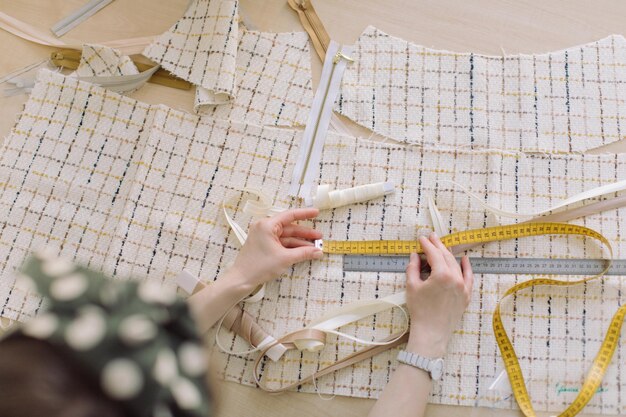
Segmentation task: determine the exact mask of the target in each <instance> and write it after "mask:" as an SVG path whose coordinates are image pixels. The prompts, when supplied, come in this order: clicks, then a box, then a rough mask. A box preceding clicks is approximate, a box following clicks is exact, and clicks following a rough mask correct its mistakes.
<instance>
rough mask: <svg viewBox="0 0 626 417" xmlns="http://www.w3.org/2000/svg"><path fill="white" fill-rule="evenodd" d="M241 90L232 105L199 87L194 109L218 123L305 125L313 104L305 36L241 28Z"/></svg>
mask: <svg viewBox="0 0 626 417" xmlns="http://www.w3.org/2000/svg"><path fill="white" fill-rule="evenodd" d="M236 64H237V67H236V76H237V77H236V80H237V85H236V87H235V91H234V97H233V99H232V100H231V101H230V102H229V103H225V104H222V105H218V106H215V105H213V94H211V93H210V92H209V91H208V90H207V89H205V88H203V87H197V88H196V98H195V106H194V107H195V110H196V112H198V113H201V114H205V115H210V116H213V117H215V118H219V119H228V120H235V121H239V122H246V123H253V124H259V125H274V126H302V125H304V124H305V123H306V120H307V117H308V115H309V112H310V110H311V103H312V102H313V90H312V87H311V52H310V50H309V39H308V37H307V34H306V33H305V32H286V33H271V32H258V31H248V30H245V29H244V28H240V39H239V48H238V51H237V59H236Z"/></svg>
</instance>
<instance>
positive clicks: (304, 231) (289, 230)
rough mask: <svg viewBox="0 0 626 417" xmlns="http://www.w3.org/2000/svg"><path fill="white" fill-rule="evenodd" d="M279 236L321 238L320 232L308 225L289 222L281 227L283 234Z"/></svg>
mask: <svg viewBox="0 0 626 417" xmlns="http://www.w3.org/2000/svg"><path fill="white" fill-rule="evenodd" d="M280 236H281V237H299V238H301V239H309V240H315V239H321V238H322V232H320V231H318V230H315V229H311V228H310V227H306V226H300V225H298V224H290V225H288V226H285V227H283V234H282V235H280Z"/></svg>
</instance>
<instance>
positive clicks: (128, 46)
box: [0, 12, 154, 55]
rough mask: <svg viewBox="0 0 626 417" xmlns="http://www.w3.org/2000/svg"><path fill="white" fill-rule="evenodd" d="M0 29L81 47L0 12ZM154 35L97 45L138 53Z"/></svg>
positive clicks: (35, 39) (33, 39)
mask: <svg viewBox="0 0 626 417" xmlns="http://www.w3.org/2000/svg"><path fill="white" fill-rule="evenodd" d="M0 29H3V30H5V31H7V32H9V33H12V34H13V35H15V36H18V37H20V38H22V39H24V40H27V41H29V42H33V43H36V44H39V45H44V46H56V47H64V48H70V49H82V45H80V44H68V43H65V42H63V41H62V40H59V39H57V38H55V37H53V36H51V35H49V34H47V33H45V32H43V31H41V30H39V29H37V28H36V27H34V26H31V25H29V24H28V23H25V22H23V21H21V20H19V19H16V18H14V17H11V16H9V15H7V14H6V13H3V12H0ZM153 39H154V36H145V37H139V38H130V39H119V40H114V41H105V42H98V44H99V45H103V46H109V47H111V48H115V49H118V50H119V51H121V52H122V53H124V54H126V55H132V54H139V53H141V52H142V51H143V50H144V48H145V47H146V46H148V45H149V44H150V43H151V42H152V40H153Z"/></svg>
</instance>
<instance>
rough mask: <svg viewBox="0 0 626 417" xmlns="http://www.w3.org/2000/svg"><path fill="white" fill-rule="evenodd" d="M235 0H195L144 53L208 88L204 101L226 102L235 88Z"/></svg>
mask: <svg viewBox="0 0 626 417" xmlns="http://www.w3.org/2000/svg"><path fill="white" fill-rule="evenodd" d="M237 10H238V1H236V0H194V1H193V2H192V3H191V4H190V6H189V8H188V9H187V11H186V12H185V14H184V15H183V17H182V18H181V19H180V20H179V21H178V22H176V23H175V24H174V25H173V26H172V27H171V28H170V29H169V30H168V31H167V32H165V33H164V34H162V35H161V36H159V37H157V38H156V39H155V40H154V42H153V43H151V44H150V45H149V46H148V47H147V48H146V49H145V50H144V51H143V55H145V56H147V57H148V58H150V59H152V60H153V61H155V62H157V63H159V64H161V66H162V67H163V68H165V69H166V70H168V71H170V72H171V73H172V74H174V75H176V76H178V77H180V78H182V79H183V80H187V81H189V82H191V83H193V84H195V85H198V86H201V87H203V88H205V89H206V90H207V95H210V98H209V97H207V101H208V102H211V103H212V104H223V103H227V102H228V101H230V100H231V99H232V97H233V96H234V92H235V78H236V70H235V69H236V59H235V58H236V55H237V42H238V38H239V23H238V21H237V20H238V15H237Z"/></svg>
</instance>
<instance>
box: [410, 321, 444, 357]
mask: <svg viewBox="0 0 626 417" xmlns="http://www.w3.org/2000/svg"><path fill="white" fill-rule="evenodd" d="M447 348H448V338H447V337H445V336H443V335H442V334H440V333H439V332H432V331H429V330H428V329H425V328H420V327H417V326H412V327H411V333H410V335H409V341H408V342H407V345H406V350H407V351H409V352H412V353H417V354H418V355H421V356H425V357H427V358H443V357H444V356H445V355H446V351H447Z"/></svg>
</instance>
